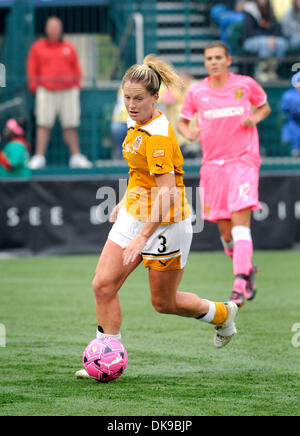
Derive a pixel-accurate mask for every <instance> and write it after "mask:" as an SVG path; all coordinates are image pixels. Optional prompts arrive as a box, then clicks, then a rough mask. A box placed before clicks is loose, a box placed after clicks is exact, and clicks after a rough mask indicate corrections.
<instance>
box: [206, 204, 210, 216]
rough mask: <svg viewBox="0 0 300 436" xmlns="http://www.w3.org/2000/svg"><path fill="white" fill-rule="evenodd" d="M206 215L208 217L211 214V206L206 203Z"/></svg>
mask: <svg viewBox="0 0 300 436" xmlns="http://www.w3.org/2000/svg"><path fill="white" fill-rule="evenodd" d="M205 214H206V215H209V214H210V204H209V203H205Z"/></svg>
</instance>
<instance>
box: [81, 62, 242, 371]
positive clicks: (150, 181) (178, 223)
mask: <svg viewBox="0 0 300 436" xmlns="http://www.w3.org/2000/svg"><path fill="white" fill-rule="evenodd" d="M162 82H163V83H164V84H165V85H166V86H180V79H179V77H178V76H177V74H176V73H175V72H174V71H173V69H172V68H171V67H170V66H169V65H168V64H166V63H165V62H164V61H162V60H161V59H160V58H156V57H154V56H152V55H149V56H147V57H146V58H145V59H144V64H143V65H134V66H133V67H131V68H130V69H129V70H128V71H127V72H126V74H125V76H124V78H123V89H124V101H125V105H126V109H127V111H128V114H129V127H128V133H127V136H126V138H125V141H124V143H123V156H124V158H125V159H126V160H127V162H128V165H129V169H130V170H129V175H130V177H129V183H128V188H127V191H126V194H125V196H124V198H123V200H122V201H121V202H120V203H119V204H118V205H117V206H116V207H115V209H114V210H113V212H112V215H111V221H113V222H115V224H114V225H113V227H112V229H111V231H110V233H109V235H108V240H107V242H106V244H105V246H104V248H103V251H102V254H101V256H100V259H99V263H98V266H97V269H96V275H95V278H94V281H93V289H94V294H95V303H96V315H97V321H98V331H97V336H98V337H102V336H103V335H105V336H113V337H116V338H117V339H120V338H121V334H120V328H121V322H122V314H121V307H120V302H119V298H118V291H119V289H120V288H121V286H122V284H123V283H124V281H125V280H126V278H127V277H128V276H129V274H130V273H131V272H132V271H133V270H134V269H135V268H136V267H137V266H138V265H139V264H140V263H141V262H142V261H143V263H144V265H145V267H146V268H148V269H149V284H150V291H151V302H152V305H153V306H154V308H155V309H156V311H158V312H160V313H165V314H173V315H179V316H183V317H191V318H197V319H201V320H202V321H206V322H209V323H212V324H213V325H215V327H216V330H217V331H216V335H215V341H214V343H215V346H216V347H222V346H224V345H226V344H227V343H228V342H229V341H230V339H231V338H232V336H233V335H234V334H235V333H236V328H235V323H234V319H235V316H236V313H237V306H236V305H235V304H234V303H229V304H224V303H214V302H211V301H208V300H202V299H201V298H199V297H198V296H197V295H195V294H191V293H186V292H179V291H178V286H179V284H180V281H181V279H182V275H183V270H184V267H185V264H186V261H187V257H188V253H189V250H190V245H191V241H192V232H193V230H192V225H191V218H190V210H189V206H188V203H187V200H186V197H185V187H184V184H183V170H182V165H183V157H182V154H181V151H180V148H179V146H178V143H177V140H176V136H175V133H174V131H173V128H172V127H171V125H170V124H169V122H168V120H167V119H166V117H165V116H164V115H163V114H162V113H161V112H160V111H159V110H158V109H157V108H156V102H157V100H158V96H159V89H160V86H161V83H162ZM82 374H84V371H80V373H79V374H77V376H79V377H80V376H82Z"/></svg>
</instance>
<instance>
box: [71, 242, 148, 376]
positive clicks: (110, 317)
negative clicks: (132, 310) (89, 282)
mask: <svg viewBox="0 0 300 436" xmlns="http://www.w3.org/2000/svg"><path fill="white" fill-rule="evenodd" d="M141 260H142V259H141V257H139V258H138V259H137V260H136V261H135V262H132V263H131V264H129V265H128V266H126V267H124V266H123V249H122V248H121V247H119V246H118V245H117V244H115V243H114V242H112V241H110V240H109V239H108V240H107V242H106V244H105V246H104V248H103V251H102V253H101V256H100V258H99V262H98V265H97V268H96V273H95V278H94V280H93V289H94V294H95V308H96V317H97V322H98V329H99V328H100V329H101V330H102V332H103V334H106V335H112V336H116V337H117V338H120V336H121V335H120V328H121V324H122V311H121V306H120V302H119V297H118V291H119V289H120V288H121V286H122V284H123V283H124V281H125V280H126V278H127V277H128V275H129V274H130V273H131V272H132V271H133V270H134V269H135V268H136V267H137V266H138V265H139V263H140V262H141ZM97 335H101V332H100V331H97ZM75 376H76V378H77V379H89V378H90V376H89V375H88V373H87V372H86V370H85V369H80V370H79V371H77V372H76V374H75Z"/></svg>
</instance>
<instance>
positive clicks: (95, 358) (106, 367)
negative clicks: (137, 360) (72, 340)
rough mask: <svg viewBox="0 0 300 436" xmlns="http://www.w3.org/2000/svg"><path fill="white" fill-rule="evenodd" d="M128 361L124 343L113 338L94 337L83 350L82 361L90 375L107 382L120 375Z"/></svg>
mask: <svg viewBox="0 0 300 436" xmlns="http://www.w3.org/2000/svg"><path fill="white" fill-rule="evenodd" d="M127 362H128V357H127V352H126V349H125V347H124V345H123V344H122V343H121V342H120V341H118V340H117V339H115V338H111V337H109V336H104V337H103V338H101V339H98V338H97V339H94V340H93V341H92V342H90V343H89V345H88V346H87V347H86V349H85V350H84V352H83V356H82V363H83V366H84V368H85V370H86V371H87V373H88V374H89V376H90V377H92V378H94V379H96V380H98V381H100V382H103V383H105V382H109V381H111V380H115V379H116V378H118V377H120V376H121V375H122V374H123V372H124V371H125V369H126V366H127Z"/></svg>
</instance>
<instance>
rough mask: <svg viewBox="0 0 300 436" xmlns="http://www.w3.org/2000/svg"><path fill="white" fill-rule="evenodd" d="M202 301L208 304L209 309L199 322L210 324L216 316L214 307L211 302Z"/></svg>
mask: <svg viewBox="0 0 300 436" xmlns="http://www.w3.org/2000/svg"><path fill="white" fill-rule="evenodd" d="M203 300H204V301H207V302H208V304H209V309H208V312H207V314H206V315H205V316H203V318H200V320H199V321H203V322H212V321H213V319H214V317H215V314H216V305H215V303H213V302H212V301H209V300H205V299H203Z"/></svg>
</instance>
